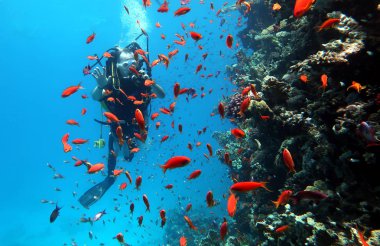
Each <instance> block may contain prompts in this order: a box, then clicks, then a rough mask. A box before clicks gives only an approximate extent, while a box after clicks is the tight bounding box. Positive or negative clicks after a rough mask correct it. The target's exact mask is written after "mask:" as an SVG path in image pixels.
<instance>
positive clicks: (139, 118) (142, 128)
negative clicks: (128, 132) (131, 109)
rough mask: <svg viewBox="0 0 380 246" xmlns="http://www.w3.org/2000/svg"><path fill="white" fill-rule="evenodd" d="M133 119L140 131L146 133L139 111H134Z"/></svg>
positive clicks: (142, 117)
mask: <svg viewBox="0 0 380 246" xmlns="http://www.w3.org/2000/svg"><path fill="white" fill-rule="evenodd" d="M135 118H136V120H137V124H138V125H139V127H140V130H141V131H143V132H146V130H145V120H144V116H143V114H142V112H141V110H140V109H138V108H137V109H136V110H135Z"/></svg>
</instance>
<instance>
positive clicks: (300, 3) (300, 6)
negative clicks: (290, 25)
mask: <svg viewBox="0 0 380 246" xmlns="http://www.w3.org/2000/svg"><path fill="white" fill-rule="evenodd" d="M314 3H315V0H296V4H295V5H294V10H293V14H294V17H296V18H300V17H302V16H303V15H304V14H305V13H306V12H307V11H309V10H310V8H311V6H312V5H313V4H314Z"/></svg>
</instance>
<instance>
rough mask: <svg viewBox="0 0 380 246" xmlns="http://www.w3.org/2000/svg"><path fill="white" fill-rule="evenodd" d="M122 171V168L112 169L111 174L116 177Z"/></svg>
mask: <svg viewBox="0 0 380 246" xmlns="http://www.w3.org/2000/svg"><path fill="white" fill-rule="evenodd" d="M123 172H124V169H114V170H113V171H112V174H113V176H115V177H117V176H119V175H120V174H122V173H123Z"/></svg>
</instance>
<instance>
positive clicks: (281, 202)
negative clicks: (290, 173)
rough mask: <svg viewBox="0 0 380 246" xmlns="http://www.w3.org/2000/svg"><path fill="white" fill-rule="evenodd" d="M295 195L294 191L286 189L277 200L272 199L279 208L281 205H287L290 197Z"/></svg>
mask: <svg viewBox="0 0 380 246" xmlns="http://www.w3.org/2000/svg"><path fill="white" fill-rule="evenodd" d="M292 195H293V192H292V191H291V190H284V191H283V192H282V193H281V195H280V196H279V197H278V199H277V201H272V202H273V203H274V205H275V206H276V208H278V207H279V206H280V205H285V204H286V203H287V202H288V201H289V199H290V197H291V196H292Z"/></svg>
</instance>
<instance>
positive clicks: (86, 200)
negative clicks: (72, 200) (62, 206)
mask: <svg viewBox="0 0 380 246" xmlns="http://www.w3.org/2000/svg"><path fill="white" fill-rule="evenodd" d="M114 182H115V178H113V177H107V178H106V179H105V180H103V181H102V182H100V183H98V184H96V185H95V186H93V187H92V188H90V189H89V190H88V191H86V192H85V193H84V194H83V195H82V196H81V197H80V198H79V203H80V204H82V206H83V207H85V208H87V209H88V208H90V206H91V205H93V204H94V203H95V202H97V201H98V200H99V199H100V198H101V197H102V196H103V195H104V194H105V193H106V191H107V190H108V189H109V188H110V187H111V185H112V184H113V183H114Z"/></svg>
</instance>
